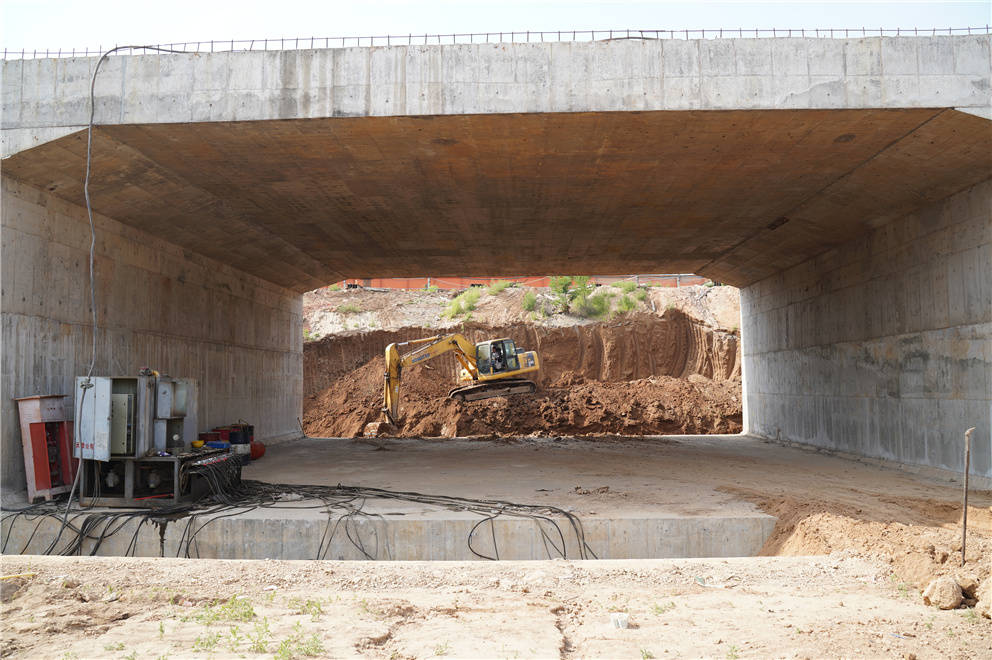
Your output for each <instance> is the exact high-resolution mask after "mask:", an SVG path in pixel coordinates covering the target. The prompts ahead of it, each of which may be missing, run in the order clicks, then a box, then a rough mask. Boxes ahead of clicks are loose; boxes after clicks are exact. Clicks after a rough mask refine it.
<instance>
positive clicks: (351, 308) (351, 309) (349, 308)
mask: <svg viewBox="0 0 992 660" xmlns="http://www.w3.org/2000/svg"><path fill="white" fill-rule="evenodd" d="M360 311H362V308H361V307H359V306H358V305H356V304H355V303H345V304H344V305H341V306H339V307H338V314H358V313H359V312H360Z"/></svg>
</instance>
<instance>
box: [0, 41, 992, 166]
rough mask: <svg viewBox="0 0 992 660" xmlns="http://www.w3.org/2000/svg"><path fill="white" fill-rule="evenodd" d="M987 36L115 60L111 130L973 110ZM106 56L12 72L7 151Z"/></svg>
mask: <svg viewBox="0 0 992 660" xmlns="http://www.w3.org/2000/svg"><path fill="white" fill-rule="evenodd" d="M990 41H992V39H990V37H989V36H988V35H974V36H972V35H967V36H965V35H962V36H943V37H941V36H932V37H885V38H881V37H871V38H862V39H819V38H807V39H802V38H795V39H791V38H781V39H709V40H706V39H692V40H682V39H663V40H643V41H642V40H616V41H596V42H569V43H524V44H520V43H515V44H462V45H450V46H385V47H370V48H332V49H318V50H292V51H269V52H240V53H238V52H229V53H203V54H199V55H194V54H188V55H141V56H123V57H112V58H110V59H109V60H108V61H107V62H106V63H105V65H104V66H103V67H101V69H100V71H101V73H100V76H99V80H97V85H96V111H97V112H96V118H97V122H98V123H101V124H136V123H175V122H204V121H246V120H260V119H300V118H315V117H341V116H400V115H452V114H486V113H514V112H595V111H601V112H610V111H631V110H724V109H735V110H736V109H762V108H763V109H787V108H800V109H801V108H858V109H861V108H948V107H958V108H974V109H976V111H977V112H979V113H984V114H985V116H988V111H989V110H988V109H989V104H990V101H992V89H990V88H989V82H988V81H989V75H990V71H992V59H990ZM96 61H97V58H95V57H90V58H71V59H70V58H62V59H35V60H13V61H5V62H3V81H2V84H3V95H2V99H3V106H2V113H0V115H2V117H3V128H4V133H3V136H2V137H3V155H4V156H5V157H6V156H8V155H11V154H14V153H17V152H18V151H21V150H23V149H27V148H30V147H31V146H34V145H36V144H39V143H40V142H45V141H48V140H51V139H54V138H55V137H59V136H60V135H64V134H66V133H68V132H72V131H74V130H77V129H78V128H80V127H83V126H84V125H85V124H86V122H87V119H88V117H89V110H88V108H89V88H90V78H91V76H92V72H93V67H94V66H95V64H96Z"/></svg>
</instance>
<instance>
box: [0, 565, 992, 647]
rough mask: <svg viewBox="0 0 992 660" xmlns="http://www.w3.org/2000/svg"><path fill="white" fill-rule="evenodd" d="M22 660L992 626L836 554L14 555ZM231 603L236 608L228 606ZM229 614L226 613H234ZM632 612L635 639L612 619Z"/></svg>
mask: <svg viewBox="0 0 992 660" xmlns="http://www.w3.org/2000/svg"><path fill="white" fill-rule="evenodd" d="M4 571H5V572H6V573H18V574H20V573H24V574H26V575H27V577H25V578H24V579H23V580H22V581H21V584H20V585H19V587H20V588H19V589H18V590H17V591H16V592H15V593H14V594H13V595H12V597H11V598H10V600H9V601H8V602H6V603H4V604H3V605H0V616H2V617H3V621H4V625H3V634H2V648H0V654H2V655H3V656H4V657H19V658H59V657H62V658H125V657H151V658H154V657H166V656H167V657H173V658H237V657H249V658H251V657H258V658H262V657H273V654H275V657H306V656H313V657H320V658H328V657H333V658H343V657H368V658H382V659H385V658H430V657H441V656H443V657H445V658H516V657H524V658H637V657H641V658H666V657H674V658H678V657H706V658H738V657H760V658H765V657H797V658H803V657H806V658H820V657H871V658H879V657H886V658H900V657H902V658H917V657H919V658H962V659H965V658H980V657H988V656H989V654H990V652H992V625H989V622H988V621H987V620H984V619H977V618H972V617H968V616H964V615H963V614H962V611H960V610H958V611H941V610H936V609H934V608H930V607H926V606H925V605H924V604H923V603H922V600H921V599H920V598H919V597H918V596H916V597H906V596H905V595H904V594H902V593H901V591H900V590H899V589H898V585H895V584H893V582H892V581H891V580H890V577H889V576H890V573H889V571H888V570H887V567H886V566H885V565H884V564H880V563H879V562H876V561H871V560H865V559H862V558H859V557H855V556H851V555H850V554H848V553H834V554H832V555H830V556H826V557H801V558H800V557H796V558H791V557H790V558H781V557H775V558H743V559H661V560H640V561H624V562H616V561H601V562H574V561H542V562H498V563H486V562H473V563H469V562H444V563H440V562H438V563H429V562H331V561H322V562H316V561H309V562H301V561H264V562H263V561H222V560H211V559H201V560H196V561H189V560H181V559H120V558H89V557H84V558H80V557H13V558H4ZM232 599H234V600H232ZM231 603H233V605H231ZM618 615H625V618H626V619H627V624H628V625H627V627H626V628H616V627H614V626H613V625H612V623H611V621H612V619H613V618H614V617H617V616H618Z"/></svg>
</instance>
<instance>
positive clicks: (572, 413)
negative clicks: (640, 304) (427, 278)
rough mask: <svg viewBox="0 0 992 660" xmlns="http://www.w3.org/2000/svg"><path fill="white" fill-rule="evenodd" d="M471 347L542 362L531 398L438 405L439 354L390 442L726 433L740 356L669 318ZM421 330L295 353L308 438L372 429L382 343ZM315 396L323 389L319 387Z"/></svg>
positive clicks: (403, 407) (737, 418) (725, 341)
mask: <svg viewBox="0 0 992 660" xmlns="http://www.w3.org/2000/svg"><path fill="white" fill-rule="evenodd" d="M459 330H460V331H461V332H462V333H463V334H465V335H466V336H467V337H468V338H469V339H471V340H472V341H480V340H483V339H491V338H495V337H510V338H512V339H513V340H514V341H515V342H516V343H517V345H518V346H521V347H524V348H528V349H535V350H537V351H538V354H539V355H540V357H541V360H542V369H541V372H540V373H539V374H538V377H537V378H536V381H537V383H538V385H539V388H540V389H539V391H538V392H536V393H534V394H530V395H516V396H512V397H508V398H496V399H489V400H486V401H476V402H468V403H460V402H456V401H452V400H449V399H447V392H448V390H449V389H450V388H451V387H453V386H454V385H455V383H456V378H457V371H458V364H457V362H456V361H455V360H454V358H453V356H451V355H446V356H442V357H441V358H438V359H436V360H433V361H431V362H430V363H427V364H423V365H419V366H417V367H414V368H411V369H407V370H406V371H405V372H404V375H403V386H402V390H401V399H400V413H401V415H402V417H403V419H402V424H401V426H400V428H399V431H398V435H399V436H401V437H419V436H423V437H454V436H467V435H531V434H540V435H585V434H613V433H615V434H629V435H640V434H648V435H652V434H668V433H693V434H694V433H737V432H739V431H740V430H741V402H740V347H739V341H738V337H737V335H736V334H735V333H731V332H724V331H720V330H715V329H713V328H711V327H708V326H706V325H703V324H702V323H699V322H698V321H696V320H695V319H693V318H692V317H689V316H687V315H686V314H684V313H682V312H680V311H678V310H674V309H672V310H668V311H666V312H665V314H664V315H663V316H661V317H658V316H655V315H651V314H640V315H631V316H628V317H625V318H624V319H622V320H619V321H614V322H610V323H596V324H587V325H582V326H574V327H567V328H541V327H535V326H533V325H522V324H516V325H512V326H505V327H491V326H483V325H478V324H467V325H466V326H464V327H463V328H460V329H459ZM430 334H431V331H430V330H429V329H425V328H406V329H402V330H397V331H373V332H365V333H355V334H351V335H344V336H337V337H329V338H326V339H323V340H321V341H319V342H312V343H310V344H308V345H307V347H306V351H305V353H304V365H305V378H306V380H307V382H308V387H307V396H306V399H305V403H304V428H305V430H306V432H307V434H308V435H311V436H315V437H353V436H357V435H360V434H361V433H362V430H363V429H364V427H365V425H366V424H367V423H369V422H373V421H378V420H379V419H380V418H381V413H380V408H381V405H382V385H383V373H384V371H385V363H384V360H383V357H382V352H383V348H384V347H385V346H386V345H387V344H389V343H391V342H399V341H406V340H409V339H413V338H416V337H424V336H429V335H430ZM320 385H323V387H319V386H320Z"/></svg>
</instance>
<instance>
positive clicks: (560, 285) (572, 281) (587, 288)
mask: <svg viewBox="0 0 992 660" xmlns="http://www.w3.org/2000/svg"><path fill="white" fill-rule="evenodd" d="M549 284H550V287H551V291H552V293H554V294H555V295H554V303H555V306H556V307H557V308H558V309H559V311H562V312H567V311H570V310H571V309H572V307H573V306H574V307H577V308H580V309H582V308H585V307H586V302H582V303H579V304H578V305H575V301H576V300H578V299H579V298H588V297H589V296H590V294H591V293H592V292H593V291H594V290H595V288H596V287H594V286H592V285H591V284H589V276H588V275H557V276H554V277H552V278H551V279H550V281H549Z"/></svg>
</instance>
